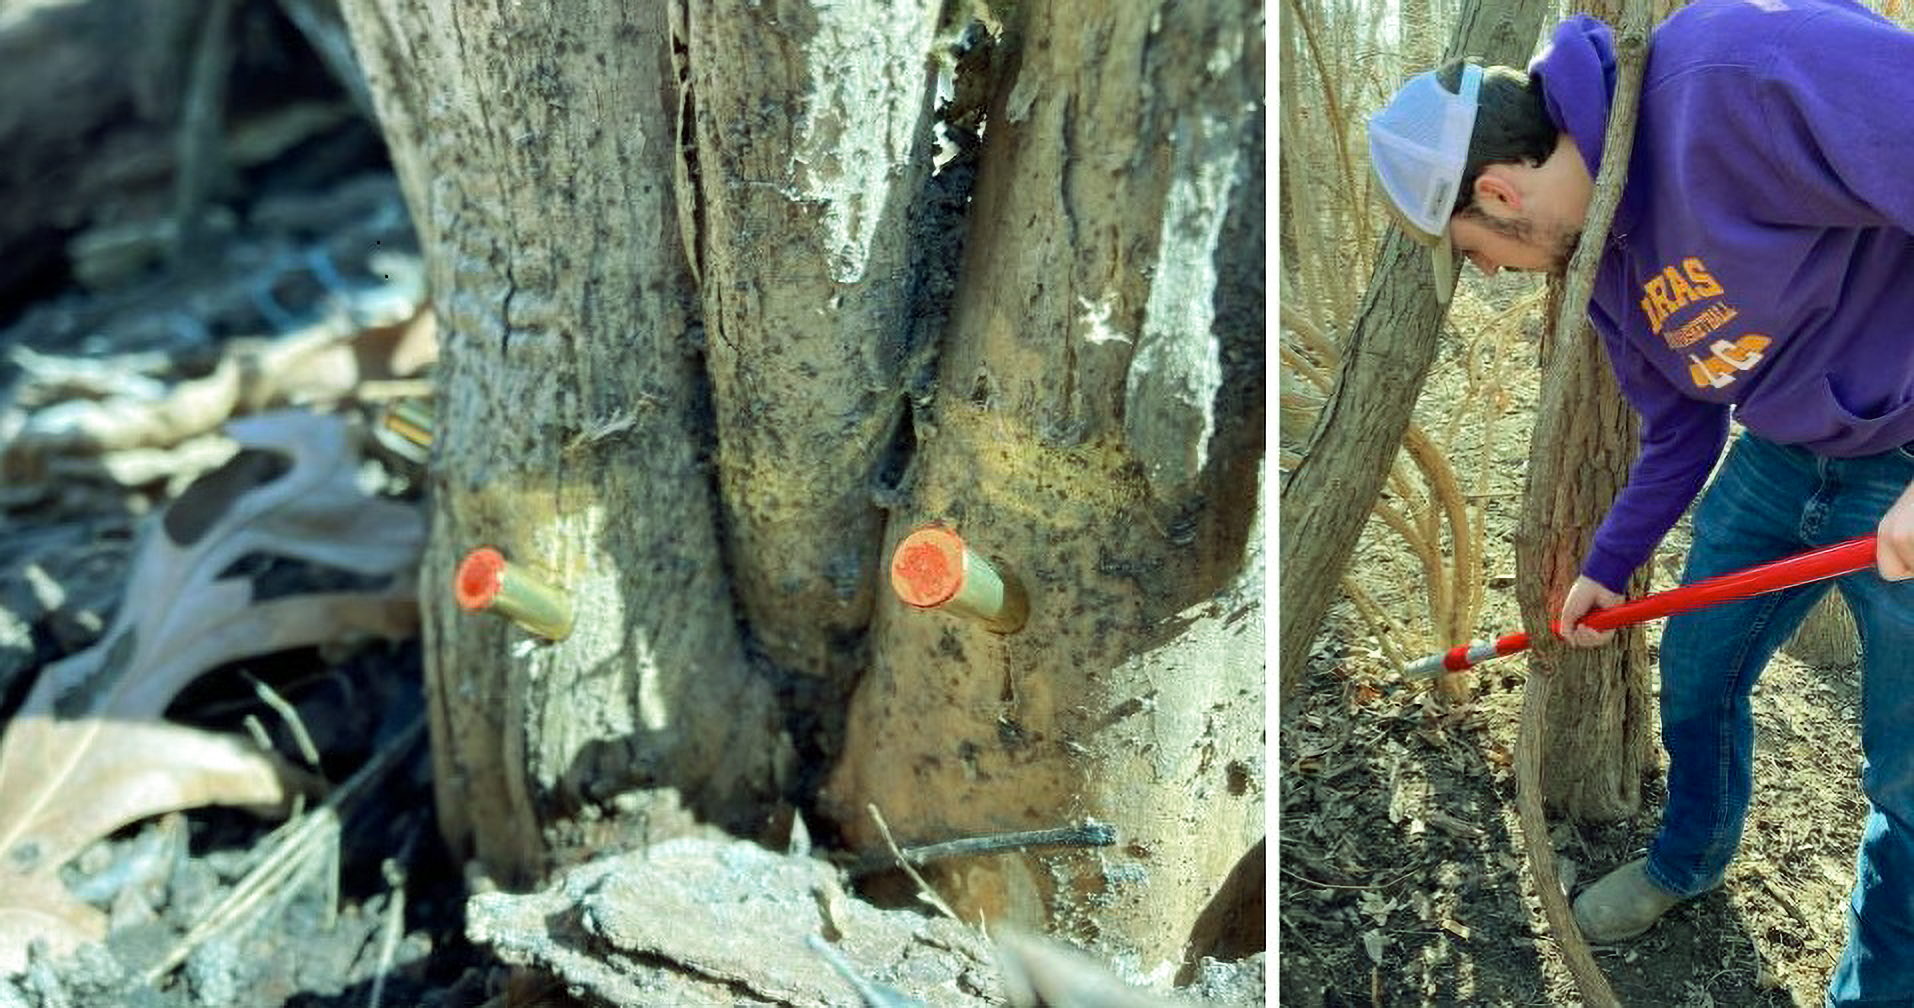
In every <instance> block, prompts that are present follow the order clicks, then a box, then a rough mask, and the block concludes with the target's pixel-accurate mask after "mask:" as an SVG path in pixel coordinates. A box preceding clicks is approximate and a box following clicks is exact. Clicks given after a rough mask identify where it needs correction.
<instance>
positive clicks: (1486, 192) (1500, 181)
mask: <svg viewBox="0 0 1914 1008" xmlns="http://www.w3.org/2000/svg"><path fill="white" fill-rule="evenodd" d="M1499 167H1500V166H1499V165H1490V166H1488V167H1487V168H1484V169H1482V174H1480V175H1477V176H1476V177H1475V202H1476V205H1477V206H1481V207H1483V208H1485V209H1486V208H1488V207H1491V206H1493V207H1495V208H1496V209H1498V210H1504V211H1510V212H1520V211H1521V209H1522V192H1521V190H1519V189H1517V188H1516V187H1515V183H1513V182H1511V181H1509V179H1508V178H1507V177H1505V176H1504V175H1503V174H1502V173H1501V172H1499V171H1497V170H1496V169H1497V168H1499ZM1496 216H1498V217H1499V216H1502V214H1497V215H1496Z"/></svg>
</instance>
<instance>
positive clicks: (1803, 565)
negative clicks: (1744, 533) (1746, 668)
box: [1403, 535, 1874, 679]
mask: <svg viewBox="0 0 1914 1008" xmlns="http://www.w3.org/2000/svg"><path fill="white" fill-rule="evenodd" d="M1872 566H1874V537H1873V536H1871V535H1867V536H1857V537H1856V538H1853V539H1849V540H1847V541H1846V542H1842V543H1836V544H1835V545H1833V546H1823V547H1821V548H1820V549H1815V550H1809V551H1808V552H1806V553H1800V554H1797V555H1795V556H1791V557H1786V558H1784V559H1781V560H1776V561H1774V562H1773V563H1766V564H1762V565H1761V566H1759V567H1750V568H1748V569H1747V570H1743V571H1733V572H1730V573H1727V574H1717V575H1715V576H1714V577H1711V578H1707V579H1705V580H1702V581H1697V582H1695V583H1694V584H1686V585H1682V586H1681V587H1679V588H1670V589H1668V590H1667V591H1661V592H1656V593H1654V594H1653V595H1644V596H1642V597H1641V598H1638V599H1636V600H1634V601H1632V602H1623V603H1622V604H1621V605H1617V606H1610V607H1609V608H1607V609H1596V610H1593V611H1591V612H1590V613H1589V614H1588V615H1587V616H1586V617H1584V618H1583V620H1582V624H1581V625H1583V626H1586V627H1592V628H1593V629H1596V630H1610V629H1613V628H1615V627H1619V626H1627V625H1629V624H1631V623H1646V622H1647V621H1649V620H1651V619H1660V618H1661V617H1663V616H1667V615H1670V614H1672V613H1678V612H1687V611H1688V610H1690V609H1706V608H1708V607H1709V606H1714V605H1720V604H1721V603H1723V602H1733V601H1735V600H1737V599H1744V598H1748V597H1750V596H1754V595H1765V594H1767V593H1768V592H1772V591H1780V590H1781V589H1783V588H1793V587H1795V586H1797V585H1804V584H1809V583H1811V582H1814V581H1821V580H1824V579H1826V578H1831V577H1835V576H1837V575H1841V574H1847V573H1849V572H1852V571H1857V570H1865V569H1866V568H1868V567H1872ZM1550 626H1551V628H1553V629H1554V630H1555V631H1556V632H1557V633H1560V632H1561V628H1560V627H1559V626H1556V625H1554V624H1551V625H1550ZM1528 646H1529V635H1528V634H1527V633H1526V632H1524V631H1517V632H1516V633H1512V634H1508V635H1507V636H1504V637H1501V638H1498V639H1497V640H1495V641H1493V642H1491V643H1488V644H1477V645H1475V646H1473V647H1471V646H1467V645H1464V646H1462V647H1459V648H1455V649H1454V650H1451V651H1448V652H1445V653H1443V654H1434V655H1430V656H1428V657H1427V658H1422V659H1419V660H1417V661H1415V662H1412V663H1410V665H1409V667H1408V668H1405V669H1403V675H1404V676H1405V677H1407V678H1410V679H1427V678H1432V677H1434V676H1435V675H1436V673H1438V672H1441V671H1445V670H1446V671H1449V672H1458V671H1461V670H1462V669H1466V668H1471V667H1473V666H1475V665H1478V664H1480V663H1482V662H1484V661H1487V660H1489V659H1490V658H1500V657H1502V656H1503V655H1511V654H1514V653H1516V652H1517V651H1521V650H1523V649H1525V648H1527V647H1528Z"/></svg>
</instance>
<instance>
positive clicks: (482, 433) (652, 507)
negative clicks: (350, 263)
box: [344, 0, 777, 885]
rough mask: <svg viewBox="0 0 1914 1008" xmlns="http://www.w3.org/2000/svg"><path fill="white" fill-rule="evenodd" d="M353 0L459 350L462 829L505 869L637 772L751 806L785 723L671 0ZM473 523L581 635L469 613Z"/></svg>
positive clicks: (451, 352) (448, 486)
mask: <svg viewBox="0 0 1914 1008" xmlns="http://www.w3.org/2000/svg"><path fill="white" fill-rule="evenodd" d="M344 7H345V11H346V14H347V19H348V23H349V25H350V27H351V29H352V34H353V41H354V45H355V46H356V48H357V50H358V53H359V55H360V57H361V60H362V62H363V64H364V66H365V68H366V75H367V79H368V83H369V84H370V87H371V90H372V93H373V95H374V99H375V101H376V104H377V106H378V109H379V115H380V119H381V121H382V125H383V128H384V130H385V133H386V136H387V139H388V142H389V144H390V146H391V147H392V152H393V157H394V160H395V162H396V163H397V164H398V165H399V170H400V174H401V178H402V180H403V182H404V184H405V190H406V199H407V203H408V205H409V206H410V209H411V211H412V216H413V220H414V221H415V222H416V223H417V226H418V228H419V231H420V236H421V241H422V244H423V248H424V251H425V255H426V259H427V262H428V266H429V270H430V283H431V288H432V291H433V296H434V302H435V304H436V305H437V306H438V310H439V314H440V324H441V338H442V340H443V344H444V351H443V356H442V359H441V367H440V371H439V374H438V375H437V382H438V387H439V390H440V396H439V401H438V402H437V404H436V413H435V420H434V451H435V459H434V466H433V469H432V474H433V480H434V485H433V494H432V501H433V507H434V509H435V514H434V520H433V530H432V538H431V545H430V547H429V549H428V552H427V556H426V560H425V569H426V576H424V577H422V579H421V580H422V583H423V585H424V598H423V599H422V604H423V607H424V610H425V620H426V644H427V660H426V671H427V678H428V690H429V692H430V696H431V705H432V706H431V710H432V739H433V756H434V763H435V765H436V766H437V768H438V775H437V786H438V806H439V810H440V815H441V826H442V828H443V830H444V832H445V833H446V835H447V837H448V838H449V839H450V840H451V841H452V843H453V847H454V849H455V850H458V851H461V852H470V853H476V855H477V856H478V858H479V859H480V860H481V862H482V863H483V864H484V866H485V868H486V869H487V871H489V872H491V873H493V874H494V875H495V876H496V877H498V878H499V879H500V880H501V881H502V882H504V883H506V884H508V885H509V884H517V883H523V882H527V881H530V880H531V879H534V878H537V877H539V876H541V875H543V874H544V869H545V864H544V860H545V856H546V850H547V846H548V839H547V837H546V836H545V835H544V834H545V831H546V829H547V828H548V827H549V826H550V825H551V824H552V823H554V822H556V821H558V820H560V819H563V818H564V817H566V816H568V815H570V814H572V812H573V811H575V810H576V809H577V808H578V807H580V806H581V805H582V804H584V803H585V802H586V801H587V800H592V799H597V800H603V799H605V798H609V797H610V796H611V795H613V794H616V793H618V792H620V791H625V790H630V789H634V788H676V789H678V790H680V791H681V792H683V794H684V796H685V800H686V803H687V804H688V805H690V806H692V807H694V808H696V809H698V811H699V812H700V814H702V815H704V816H706V817H708V818H710V819H712V820H715V821H719V822H726V823H734V824H744V823H752V822H755V821H756V820H757V818H758V816H759V815H760V813H761V805H760V802H761V801H762V800H764V799H765V798H766V796H768V794H769V793H771V792H772V790H773V780H772V776H773V767H772V760H773V752H774V746H775V740H776V736H777V731H776V727H775V719H774V717H773V716H772V708H771V701H770V697H769V691H768V689H767V688H766V686H765V684H763V683H762V682H760V681H758V680H756V679H754V678H753V677H752V675H751V674H750V672H749V671H748V668H747V665H746V662H745V660H744V655H743V651H742V648H741V646H740V643H739V641H738V637H737V632H736V626H737V619H736V615H735V612H734V610H733V608H732V604H731V589H730V586H729V584H728V583H727V582H726V580H725V576H724V572H723V568H722V567H721V566H720V565H719V564H717V563H714V562H713V558H714V557H716V556H717V555H718V552H719V550H718V534H717V529H716V523H715V520H714V516H715V514H716V501H715V499H714V494H713V492H712V488H711V485H710V482H709V479H708V477H707V476H706V475H705V474H704V473H703V472H702V471H701V469H700V461H699V453H700V446H701V445H702V444H703V443H704V442H705V440H706V435H705V434H704V433H703V429H704V421H703V419H702V418H701V417H699V416H698V415H697V413H696V409H697V403H696V396H697V394H698V393H697V390H698V389H699V388H700V387H701V386H702V379H701V376H700V374H699V368H698V361H697V358H696V356H695V354H696V346H695V344H694V343H693V342H692V341H691V340H690V339H689V338H688V335H687V334H688V331H689V329H690V328H691V325H692V323H693V321H694V319H695V314H694V312H693V306H694V305H695V303H696V298H697V292H696V290H695V288H694V286H693V284H692V280H691V277H690V274H689V272H688V270H687V268H686V260H685V255H684V252H683V251H682V249H680V247H679V245H678V234H679V232H678V221H677V210H676V200H675V197H674V195H673V187H672V185H671V181H670V180H671V178H672V160H673V157H674V146H675V144H674V142H673V137H674V132H673V130H672V129H671V122H672V115H671V113H672V110H673V109H674V108H675V103H676V96H675V95H673V93H672V87H673V84H674V78H673V74H672V71H671V66H670V58H671V54H670V51H669V47H668V39H667V35H666V31H665V26H666V25H667V22H668V15H667V11H666V9H665V7H664V5H663V4H662V3H638V4H627V3H610V2H605V3H595V2H576V3H569V4H565V5H563V7H564V9H563V10H562V12H561V11H558V10H556V9H549V8H547V7H546V6H545V5H525V6H523V7H520V6H517V5H509V4H506V5H496V6H485V7H469V6H464V5H457V6H456V7H455V5H452V4H449V3H443V2H440V3H430V4H417V3H411V2H406V0H347V2H346V3H345V4H344ZM614 429H615V430H616V431H617V435H616V436H615V437H611V436H605V437H585V438H582V439H580V438H577V437H575V435H578V434H580V433H581V432H587V431H590V432H602V431H606V430H614ZM567 445H576V446H578V450H575V451H572V452H569V453H568V452H566V451H565V448H566V446H567ZM479 543H490V544H493V545H495V546H497V547H498V549H499V550H500V551H501V552H502V553H504V554H505V555H506V556H523V557H536V558H538V560H539V562H540V565H541V566H542V567H544V568H546V569H547V570H549V572H550V574H551V576H552V577H553V578H554V579H556V580H559V581H562V582H563V583H564V584H565V586H566V588H567V589H568V590H569V591H570V592H571V595H572V599H573V603H574V605H575V607H576V611H577V612H578V614H579V618H578V621H577V627H576V628H575V629H574V630H573V632H572V634H571V636H570V637H569V638H568V639H566V640H565V641H564V642H563V643H561V644H557V645H554V646H551V647H547V648H541V649H538V650H536V651H535V652H534V653H532V654H530V655H529V656H525V657H519V656H516V655H514V654H512V653H510V651H509V649H510V647H511V645H512V643H513V642H514V641H516V640H517V639H518V638H517V636H516V631H514V630H512V629H511V628H510V627H508V626H506V625H503V624H502V623H501V621H497V620H476V621H475V620H473V619H472V618H470V617H469V616H468V615H467V614H464V613H461V612H459V611H458V610H457V609H456V607H455V606H454V602H453V598H452V594H453V593H452V591H451V590H450V589H451V587H452V573H453V572H454V571H455V570H456V569H457V567H458V563H459V560H460V558H461V557H462V556H463V555H464V553H465V551H466V550H468V549H470V548H471V547H472V546H473V545H475V544H479Z"/></svg>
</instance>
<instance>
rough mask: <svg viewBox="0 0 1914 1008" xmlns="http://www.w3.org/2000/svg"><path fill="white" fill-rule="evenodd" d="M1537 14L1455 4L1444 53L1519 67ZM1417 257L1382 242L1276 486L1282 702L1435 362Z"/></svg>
mask: <svg viewBox="0 0 1914 1008" xmlns="http://www.w3.org/2000/svg"><path fill="white" fill-rule="evenodd" d="M1544 13H1545V7H1544V5H1542V4H1533V3H1520V2H1517V0H1488V2H1480V0H1477V2H1470V3H1465V4H1464V6H1463V9H1462V18H1461V21H1460V22H1459V23H1458V24H1457V25H1456V30H1455V35H1454V37H1453V38H1452V39H1451V41H1450V44H1449V53H1450V54H1451V55H1455V54H1461V53H1466V54H1469V55H1470V56H1471V57H1475V58H1481V59H1484V60H1486V61H1488V62H1490V63H1506V64H1514V65H1518V66H1519V65H1524V64H1525V63H1526V61H1527V58H1528V55H1529V53H1530V51H1531V50H1532V49H1533V48H1534V45H1535V39H1536V36H1537V35H1539V34H1540V33H1541V30H1542V18H1543V15H1544ZM1428 256H1429V254H1428V252H1426V251H1424V250H1423V249H1422V248H1420V247H1419V246H1417V245H1416V244H1415V243H1414V242H1412V241H1410V240H1409V239H1408V238H1405V237H1403V236H1402V235H1401V234H1400V233H1397V232H1394V231H1391V233H1390V235H1389V237H1388V238H1387V239H1385V240H1384V242H1383V248H1382V252H1381V254H1380V255H1379V256H1378V257H1377V260H1376V269H1375V272H1374V273H1373V274H1371V276H1370V278H1369V287H1368V291H1367V293H1365V294H1364V296H1363V301H1362V308H1361V310H1360V311H1359V312H1358V313H1357V316H1356V320H1355V323H1354V325H1353V326H1352V328H1351V331H1350V335H1349V341H1348V348H1347V350H1346V352H1345V353H1344V354H1343V359H1342V366H1341V368H1340V369H1339V370H1338V373H1337V378H1336V387H1335V389H1334V391H1333V392H1332V393H1331V394H1330V398H1329V402H1328V403H1327V404H1326V405H1325V406H1324V408H1323V410H1322V413H1321V414H1320V416H1319V417H1318V419H1317V422H1316V429H1315V430H1314V431H1313V432H1312V433H1311V435H1310V438H1309V445H1308V448H1307V449H1306V450H1305V451H1304V454H1303V460H1302V461H1301V462H1300V463H1299V464H1297V466H1296V467H1295V468H1294V469H1292V470H1291V471H1290V473H1289V475H1288V477H1287V479H1286V480H1285V481H1284V483H1283V487H1282V498H1281V499H1282V503H1281V506H1280V510H1281V522H1282V530H1281V543H1282V545H1281V554H1280V557H1279V560H1278V562H1277V569H1278V570H1279V571H1280V572H1281V579H1282V580H1281V588H1280V590H1281V592H1282V606H1281V608H1282V621H1281V629H1280V631H1279V633H1278V643H1277V647H1278V649H1279V651H1278V654H1279V657H1280V660H1281V661H1280V664H1281V675H1282V695H1283V696H1284V697H1285V698H1293V697H1294V696H1295V690H1296V689H1297V687H1299V686H1300V685H1301V683H1302V673H1303V661H1304V659H1305V658H1306V657H1307V655H1308V654H1309V646H1310V645H1311V644H1312V643H1313V642H1314V641H1315V638H1316V635H1317V633H1318V632H1319V631H1320V629H1321V626H1322V620H1323V616H1324V615H1325V614H1326V613H1327V612H1328V611H1329V606H1330V603H1332V602H1334V601H1335V600H1336V596H1337V594H1338V593H1339V590H1340V586H1341V584H1342V577H1343V574H1344V572H1345V571H1346V570H1347V569H1348V567H1349V556H1350V554H1351V553H1352V552H1353V551H1354V550H1355V548H1356V540H1357V539H1358V538H1359V537H1360V536H1361V534H1362V527H1363V524H1364V522H1365V521H1366V520H1367V519H1368V517H1369V512H1370V509H1371V507H1372V506H1373V505H1374V504H1375V500H1376V495H1377V493H1378V492H1380V490H1381V488H1382V481H1383V478H1384V477H1385V476H1386V475H1387V474H1388V472H1389V467H1390V465H1391V464H1392V463H1393V462H1394V460H1395V457H1396V451H1397V449H1398V448H1399V447H1400V446H1401V444H1402V433H1403V431H1404V430H1405V429H1406V428H1407V427H1408V426H1409V416H1410V414H1411V412H1413V410H1414V409H1415V401H1416V397H1417V395H1419V394H1420V392H1421V389H1422V383H1423V382H1424V380H1425V379H1427V377H1428V374H1429V366H1430V364H1431V363H1433V362H1434V360H1435V353H1436V336H1437V333H1438V332H1439V331H1440V326H1441V323H1442V309H1441V306H1440V305H1439V304H1437V302H1436V295H1435V289H1434V287H1433V286H1432V285H1431V280H1430V276H1429V259H1428Z"/></svg>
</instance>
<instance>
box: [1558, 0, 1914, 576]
mask: <svg viewBox="0 0 1914 1008" xmlns="http://www.w3.org/2000/svg"><path fill="white" fill-rule="evenodd" d="M1648 52H1649V55H1648V65H1647V68H1646V71H1645V72H1644V75H1643V79H1642V97H1641V105H1640V121H1639V123H1638V125H1637V127H1636V132H1635V149H1634V153H1633V156H1632V157H1631V158H1630V162H1629V172H1628V180H1627V186H1626V188H1625V189H1624V190H1623V193H1622V199H1621V203H1620V206H1619V207H1618V209H1617V210H1616V213H1615V221H1614V224H1613V228H1612V231H1611V236H1610V238H1609V243H1608V247H1607V249H1606V251H1605V253H1604V255H1603V257H1602V261H1601V267H1600V271H1599V272H1598V273H1597V275H1596V278H1595V290H1594V294H1593V296H1592V297H1591V298H1590V302H1589V318H1590V320H1591V321H1592V322H1593V323H1594V325H1595V329H1596V331H1597V332H1599V333H1600V334H1601V337H1602V341H1603V343H1604V344H1605V345H1606V346H1607V349H1608V355H1609V360H1610V362H1611V364H1612V365H1613V367H1614V369H1615V375H1616V377H1617V378H1618V379H1619V380H1620V382H1621V388H1622V393H1623V394H1624V395H1625V396H1626V397H1627V399H1628V401H1629V403H1630V404H1631V405H1633V406H1634V407H1635V409H1636V411H1637V412H1639V413H1640V414H1641V417H1642V432H1641V453H1640V455H1639V456H1638V457H1637V458H1636V460H1635V465H1634V468H1633V469H1632V470H1631V471H1630V472H1629V477H1628V485H1627V487H1625V488H1624V489H1623V490H1622V492H1621V494H1620V496H1618V497H1617V498H1616V500H1615V503H1614V506H1613V507H1612V508H1610V510H1609V513H1608V517H1607V518H1606V519H1605V520H1604V521H1603V522H1602V526H1601V528H1600V530H1598V531H1597V532H1596V534H1595V543H1594V545H1593V547H1592V548H1591V549H1590V550H1589V555H1588V558H1587V560H1586V561H1585V562H1584V564H1583V567H1582V570H1583V573H1585V574H1587V575H1588V576H1589V577H1591V578H1593V579H1595V580H1596V581H1599V582H1601V583H1602V584H1604V585H1607V586H1608V587H1609V588H1611V589H1614V590H1617V591H1620V590H1621V589H1622V588H1623V585H1624V582H1626V580H1627V579H1628V575H1629V574H1630V573H1631V572H1633V571H1634V570H1635V568H1636V567H1638V566H1640V565H1641V564H1642V563H1643V562H1644V561H1645V560H1647V559H1648V556H1649V554H1650V553H1651V552H1653V550H1654V548H1655V545H1656V544H1657V543H1659V542H1660V541H1661V539H1662V537H1663V536H1664V535H1666V534H1667V533H1668V530H1669V529H1670V528H1672V527H1673V526H1674V524H1675V522H1676V520H1677V519H1679V518H1680V517H1681V515H1682V512H1683V511H1685V510H1687V508H1688V505H1689V504H1690V503H1691V502H1692V501H1693V500H1694V498H1695V495H1696V494H1697V493H1699V492H1700V490H1701V487H1702V485H1703V484H1704V483H1705V482H1706V481H1707V478H1708V474H1709V472H1710V471H1711V470H1712V469H1713V467H1714V463H1715V460H1716V458H1717V457H1718V456H1719V455H1720V453H1721V448H1722V445H1723V443H1724V442H1725V440H1726V438H1727V432H1728V415H1729V414H1728V411H1729V409H1730V408H1731V407H1732V409H1733V410H1734V416H1735V418H1736V419H1737V420H1739V421H1740V422H1741V423H1742V424H1743V425H1744V426H1746V427H1747V428H1748V429H1749V430H1751V431H1753V432H1754V433H1756V434H1759V435H1761V436H1762V437H1765V438H1768V439H1770V440H1773V441H1778V442H1783V443H1787V444H1794V445H1799V446H1801V447H1802V448H1805V449H1807V450H1809V451H1812V452H1815V453H1816V454H1819V455H1824V456H1833V457H1852V456H1857V455H1869V454H1873V453H1876V452H1883V451H1888V450H1890V449H1893V448H1895V447H1898V446H1900V445H1902V444H1905V443H1907V442H1909V441H1914V34H1910V33H1908V32H1906V31H1903V30H1902V29H1900V28H1898V27H1895V26H1894V25H1893V24H1891V23H1889V22H1887V21H1885V20H1883V19H1882V18H1880V17H1879V16H1877V15H1875V14H1872V13H1870V12H1868V11H1867V10H1865V9H1863V8H1862V7H1860V6H1858V5H1856V4H1853V3H1849V2H1845V0H1696V2H1695V3H1693V4H1691V5H1690V6H1688V7H1686V8H1684V9H1682V10H1681V11H1679V12H1677V13H1676V14H1675V15H1674V16H1672V17H1670V18H1669V19H1668V20H1667V21H1665V22H1663V24H1662V25H1661V26H1660V27H1659V28H1657V29H1656V30H1655V34H1654V36H1653V39H1652V41H1651V42H1650V45H1649V51H1648ZM1614 64H1615V59H1614V54H1613V47H1612V45H1611V42H1610V34H1609V30H1608V28H1607V27H1606V26H1604V25H1603V24H1602V23H1601V22H1599V21H1596V20H1594V19H1593V18H1589V17H1586V16H1582V17H1575V18H1570V19H1569V20H1567V21H1564V22H1562V24H1561V25H1560V26H1559V27H1558V28H1557V29H1556V33H1555V38H1554V40H1553V42H1552V43H1551V44H1550V46H1549V48H1548V49H1547V50H1545V51H1544V52H1543V53H1542V55H1541V56H1540V57H1538V58H1537V59H1536V61H1535V63H1534V64H1533V65H1531V67H1530V68H1529V69H1530V72H1531V73H1534V74H1536V75H1539V76H1540V77H1541V78H1542V88H1543V93H1544V95H1545V97H1546V99H1547V104H1548V109H1549V114H1550V115H1551V116H1552V117H1553V118H1554V119H1555V121H1556V123H1557V125H1559V126H1560V127H1561V128H1562V129H1563V130H1565V131H1567V132H1568V133H1569V134H1570V135H1571V136H1573V137H1574V138H1575V142H1576V145H1577V146H1578V147H1579V148H1580V149H1581V151H1582V156H1583V158H1584V160H1586V161H1587V162H1588V169H1589V172H1590V174H1594V173H1595V172H1596V171H1597V170H1598V168H1599V165H1600V161H1601V149H1602V134H1603V131H1604V129H1605V127H1606V123H1607V119H1608V106H1609V95H1610V92H1611V90H1612V88H1613V82H1614V76H1615V65H1614Z"/></svg>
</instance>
